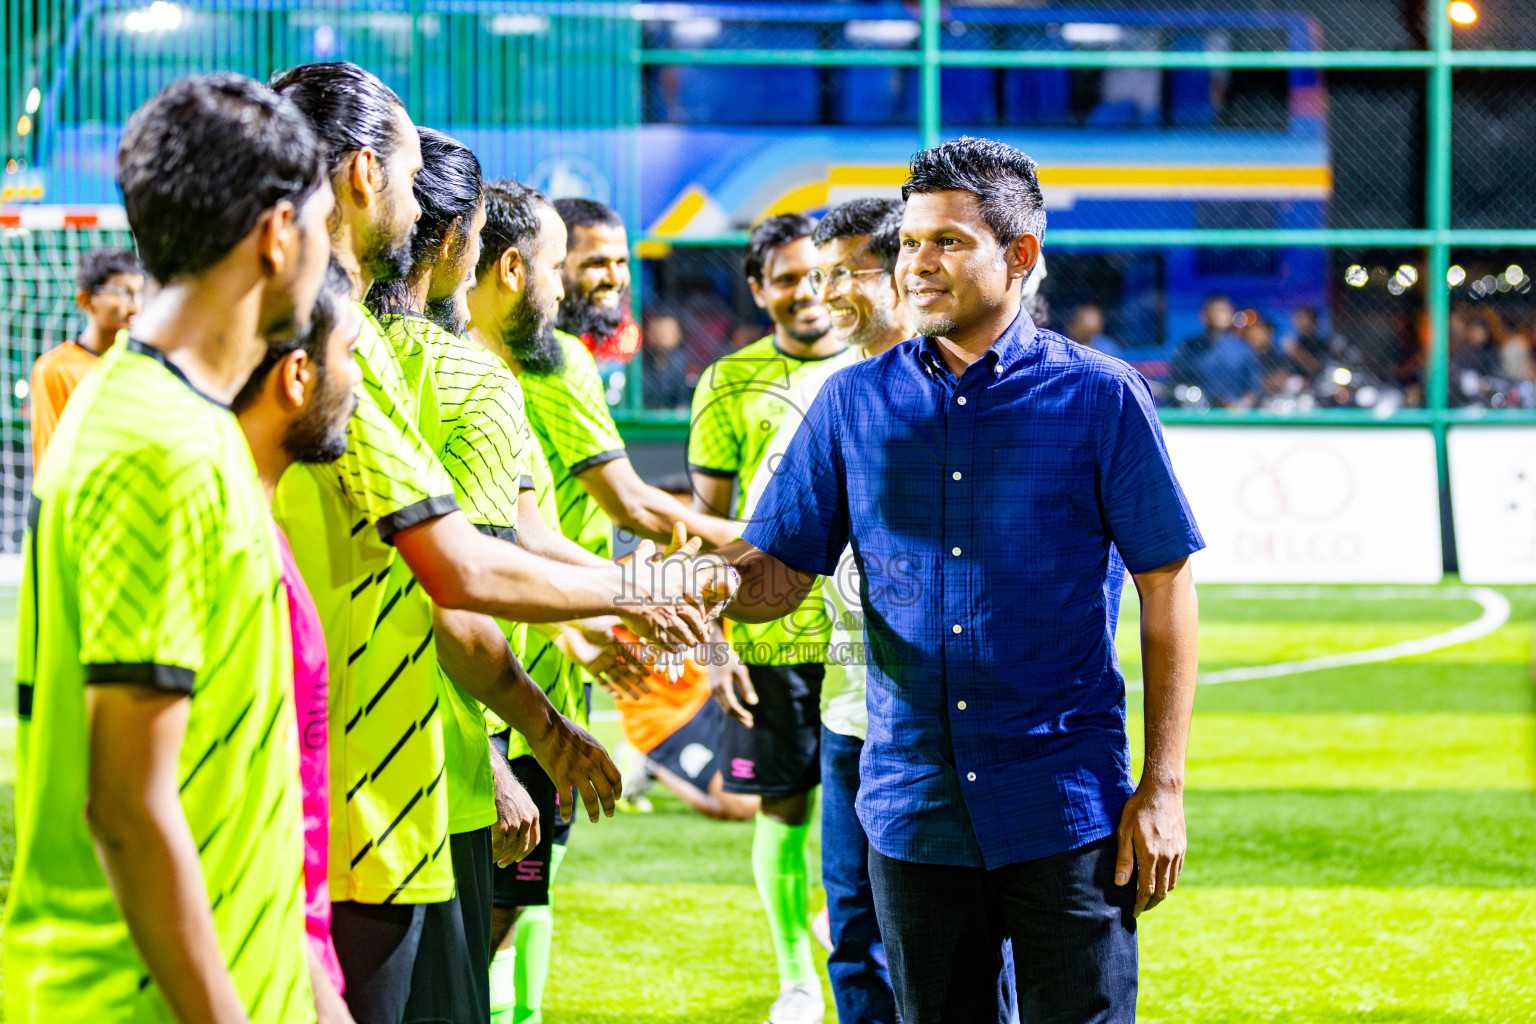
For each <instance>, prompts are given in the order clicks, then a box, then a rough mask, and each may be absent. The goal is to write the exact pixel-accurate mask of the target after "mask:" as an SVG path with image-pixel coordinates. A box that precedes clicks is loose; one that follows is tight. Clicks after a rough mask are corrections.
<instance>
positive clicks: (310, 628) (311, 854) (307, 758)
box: [273, 525, 346, 992]
mask: <svg viewBox="0 0 1536 1024" xmlns="http://www.w3.org/2000/svg"><path fill="white" fill-rule="evenodd" d="M273 528H274V529H276V526H275V525H274V527H273ZM277 541H278V547H279V548H280V549H281V550H282V555H283V586H284V587H285V588H287V591H288V618H289V621H290V622H291V623H292V625H293V696H294V711H295V713H296V717H297V718H298V722H299V784H300V786H301V787H302V788H303V791H304V930H305V932H306V934H307V935H308V936H309V946H310V949H311V950H312V951H313V952H314V954H315V956H316V958H317V959H319V961H320V963H321V964H322V965H323V966H324V968H325V973H326V975H327V976H328V977H329V978H330V979H331V984H333V985H335V986H336V991H337V992H340V991H342V989H343V987H344V986H345V984H346V982H345V981H344V980H343V979H342V976H341V963H340V962H339V961H338V960H337V959H336V947H335V945H333V944H332V942H331V890H330V886H329V883H328V882H327V878H326V876H327V872H326V855H327V852H328V851H329V849H330V843H331V840H330V821H331V809H330V808H331V789H330V786H331V782H330V763H329V762H328V760H327V757H328V753H327V750H326V743H325V729H326V704H327V699H326V698H327V693H328V690H329V676H328V675H327V672H326V663H325V633H324V632H323V631H322V630H321V627H320V613H319V612H317V611H315V602H314V600H313V599H312V598H311V597H310V596H309V588H308V587H306V586H304V578H303V577H302V576H300V575H299V569H298V566H297V565H295V564H294V561H293V551H292V550H290V549H289V547H288V538H287V537H285V536H283V531H282V530H277Z"/></svg>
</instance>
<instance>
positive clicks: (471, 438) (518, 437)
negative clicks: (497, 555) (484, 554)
mask: <svg viewBox="0 0 1536 1024" xmlns="http://www.w3.org/2000/svg"><path fill="white" fill-rule="evenodd" d="M498 385H502V386H498ZM480 392H481V393H479V394H476V395H475V396H474V398H473V400H472V401H470V402H469V403H468V404H467V405H466V406H465V407H464V408H463V409H462V410H461V411H460V413H459V417H458V421H457V422H456V423H455V424H454V425H453V429H452V430H451V431H449V433H448V437H447V439H446V441H445V442H444V444H443V451H442V463H443V468H444V469H445V470H447V471H448V475H449V477H451V478H452V479H453V491H454V494H455V495H457V496H458V499H459V504H460V505H461V506H462V507H463V509H464V514H465V515H466V516H468V517H469V521H470V522H472V523H474V524H475V525H476V526H494V527H501V528H505V529H516V528H517V492H518V491H519V490H520V489H521V487H522V480H523V478H524V477H527V478H529V479H530V481H531V479H532V475H533V465H532V463H531V462H530V461H529V453H528V438H529V435H528V432H527V431H526V430H525V429H524V424H525V422H526V416H525V414H524V412H523V394H522V390H521V389H520V388H518V386H517V382H516V381H515V380H513V379H512V378H511V376H510V375H508V376H507V377H506V379H505V382H504V384H503V382H501V381H497V380H494V379H487V386H486V387H484V388H481V389H480ZM530 486H532V484H531V483H530Z"/></svg>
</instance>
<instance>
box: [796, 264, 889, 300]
mask: <svg viewBox="0 0 1536 1024" xmlns="http://www.w3.org/2000/svg"><path fill="white" fill-rule="evenodd" d="M883 273H885V271H884V269H881V268H876V269H874V270H849V269H848V268H847V267H833V268H832V272H831V273H830V274H829V273H827V272H826V271H824V270H822V269H821V268H820V267H817V268H816V269H815V270H812V271H811V272H810V273H809V274H806V275H805V279H806V280H807V281H809V282H811V287H812V288H813V289H815V291H816V293H817V294H818V295H835V294H838V293H841V292H845V291H847V290H848V289H849V288H851V287H852V286H853V279H854V278H856V277H859V276H860V275H863V274H883Z"/></svg>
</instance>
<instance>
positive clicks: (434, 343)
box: [380, 315, 532, 833]
mask: <svg viewBox="0 0 1536 1024" xmlns="http://www.w3.org/2000/svg"><path fill="white" fill-rule="evenodd" d="M380 324H381V326H382V327H383V330H384V340H385V341H386V342H387V343H388V344H389V346H390V349H391V351H393V352H394V354H395V360H396V362H397V363H398V364H399V366H400V371H401V375H402V376H403V377H404V379H405V385H406V388H407V390H409V391H410V394H411V401H412V402H413V403H414V405H415V407H416V410H417V418H416V422H417V425H418V427H419V428H420V430H421V436H422V437H423V438H424V439H425V440H426V442H427V444H428V446H430V447H431V448H432V450H433V451H434V452H435V453H436V454H437V457H438V459H439V460H440V461H441V462H442V464H443V468H444V469H445V470H447V471H448V475H449V477H451V478H452V480H453V493H454V496H455V497H456V498H457V499H458V502H459V505H460V506H461V507H462V508H463V509H464V514H465V515H466V516H467V517H468V518H469V521H470V522H472V523H474V524H475V526H477V527H478V528H479V529H480V530H481V531H482V532H483V533H488V534H490V535H491V536H495V537H501V538H502V539H503V540H508V541H511V540H515V539H516V536H517V495H518V490H519V488H520V487H521V486H522V484H523V482H524V481H525V480H526V481H528V482H529V483H530V484H531V481H532V466H531V465H530V464H529V448H530V446H531V441H530V438H529V435H528V431H527V417H526V416H524V414H523V392H522V389H521V388H519V387H518V385H517V378H515V377H513V376H512V371H510V370H508V369H507V365H506V364H505V363H503V362H502V361H501V360H500V359H497V358H496V357H495V356H493V355H491V354H490V353H489V352H487V351H486V350H485V349H483V348H481V347H480V346H479V345H477V344H475V343H474V342H472V341H466V340H464V339H462V338H456V337H454V336H453V335H452V334H449V333H448V332H447V331H445V330H443V329H442V328H440V327H438V326H437V325H436V324H434V323H433V322H432V321H430V320H428V319H426V318H425V317H420V316H402V315H391V316H386V317H384V318H383V319H382V320H381V321H380ZM501 625H502V628H503V630H504V631H506V632H509V633H510V632H511V631H512V627H510V626H508V625H507V624H506V623H502V624H501ZM514 653H515V649H514ZM438 678H439V682H440V685H441V686H442V690H443V699H444V701H445V703H446V706H447V709H448V712H449V714H448V715H447V717H446V718H445V720H444V730H443V743H444V746H445V748H446V751H447V764H448V829H449V831H450V832H455V833H457V832H469V831H472V830H474V829H478V828H484V827H485V826H487V825H491V824H494V823H495V821H496V792H495V788H494V784H493V782H492V778H491V761H490V747H489V745H488V744H487V743H486V739H485V734H486V722H487V718H486V716H487V712H486V709H485V708H484V707H483V706H482V705H481V704H480V703H479V702H478V701H477V700H475V699H474V698H473V697H471V696H470V695H469V694H468V693H466V692H465V691H464V690H463V688H461V687H460V686H458V685H457V684H456V683H454V682H453V681H452V680H451V679H449V678H448V677H447V676H446V675H444V674H443V673H442V671H441V670H439V671H438ZM492 717H494V716H492Z"/></svg>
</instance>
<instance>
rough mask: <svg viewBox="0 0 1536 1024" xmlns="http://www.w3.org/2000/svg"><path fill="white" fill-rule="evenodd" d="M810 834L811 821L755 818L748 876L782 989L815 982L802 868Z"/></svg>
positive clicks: (806, 883) (808, 898) (806, 880)
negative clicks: (760, 908) (758, 899)
mask: <svg viewBox="0 0 1536 1024" xmlns="http://www.w3.org/2000/svg"><path fill="white" fill-rule="evenodd" d="M810 832H811V824H810V822H809V821H807V822H806V823H805V824H804V825H783V824H780V823H779V822H777V821H774V820H773V819H772V818H768V817H765V816H763V815H762V814H759V815H758V816H757V830H756V831H755V832H754V833H753V835H752V877H753V878H755V879H756V880H757V894H758V895H759V896H760V897H762V900H763V909H764V910H766V911H767V912H768V931H769V932H770V933H771V934H772V935H773V954H774V956H775V957H776V958H777V959H778V962H779V985H780V986H784V985H798V984H801V983H803V982H807V981H814V980H816V964H815V961H813V960H812V959H811V928H810V921H809V920H808V915H809V913H810V893H809V886H810V881H809V879H808V878H807V875H808V874H809V872H808V870H807V868H806V865H805V840H806V837H807V836H809V835H810Z"/></svg>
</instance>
